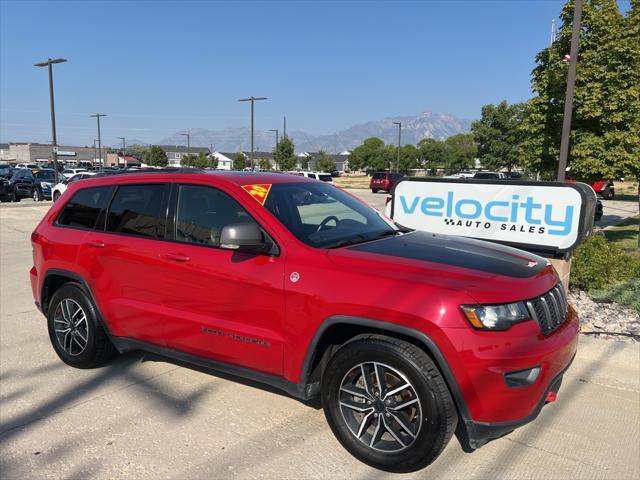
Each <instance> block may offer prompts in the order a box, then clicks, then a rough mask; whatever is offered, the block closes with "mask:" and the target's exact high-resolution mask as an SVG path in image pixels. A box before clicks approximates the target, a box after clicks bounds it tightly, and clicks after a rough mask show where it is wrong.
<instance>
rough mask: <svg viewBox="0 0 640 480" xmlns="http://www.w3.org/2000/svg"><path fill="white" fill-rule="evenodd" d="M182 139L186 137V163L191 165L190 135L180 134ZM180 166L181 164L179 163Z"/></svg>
mask: <svg viewBox="0 0 640 480" xmlns="http://www.w3.org/2000/svg"><path fill="white" fill-rule="evenodd" d="M180 135H182V136H183V137H187V161H188V162H189V165H187V166H190V164H191V134H190V133H181V134H180ZM180 163H181V164H182V162H180Z"/></svg>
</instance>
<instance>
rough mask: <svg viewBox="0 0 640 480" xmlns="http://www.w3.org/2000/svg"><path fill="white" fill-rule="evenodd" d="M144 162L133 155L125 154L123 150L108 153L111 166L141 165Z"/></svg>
mask: <svg viewBox="0 0 640 480" xmlns="http://www.w3.org/2000/svg"><path fill="white" fill-rule="evenodd" d="M141 164H142V162H141V161H140V160H138V159H137V158H136V157H134V156H133V155H125V154H123V153H122V152H118V153H107V165H108V166H110V167H122V168H124V167H139V166H140V165H141Z"/></svg>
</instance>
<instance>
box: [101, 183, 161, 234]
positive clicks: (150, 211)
mask: <svg viewBox="0 0 640 480" xmlns="http://www.w3.org/2000/svg"><path fill="white" fill-rule="evenodd" d="M164 190H165V186H164V185H123V186H120V187H118V190H117V191H116V194H115V196H114V197H113V201H112V202H111V207H110V208H109V214H108V216H107V231H108V232H115V233H125V234H128V235H137V236H140V237H149V238H159V237H161V236H162V235H163V233H164V216H163V215H161V211H162V197H163V193H164ZM161 217H162V218H161Z"/></svg>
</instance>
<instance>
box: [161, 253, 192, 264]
mask: <svg viewBox="0 0 640 480" xmlns="http://www.w3.org/2000/svg"><path fill="white" fill-rule="evenodd" d="M165 257H166V258H167V260H172V261H174V262H188V261H189V260H191V259H190V258H189V257H188V256H187V255H185V254H184V253H167V254H166V255H165Z"/></svg>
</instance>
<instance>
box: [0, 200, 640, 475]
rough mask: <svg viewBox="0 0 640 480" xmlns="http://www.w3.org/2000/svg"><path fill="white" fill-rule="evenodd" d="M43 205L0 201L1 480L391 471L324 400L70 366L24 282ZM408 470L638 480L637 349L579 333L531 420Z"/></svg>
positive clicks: (196, 376) (153, 366) (129, 368)
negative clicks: (346, 442)
mask: <svg viewBox="0 0 640 480" xmlns="http://www.w3.org/2000/svg"><path fill="white" fill-rule="evenodd" d="M357 193H359V192H357ZM370 195H372V194H371V193H370V192H369V193H368V195H367V194H366V193H363V194H362V196H363V198H365V200H367V201H371V202H372V203H376V206H378V205H377V202H378V198H379V199H380V200H379V201H380V202H382V204H383V203H384V198H385V195H381V194H378V195H376V196H375V198H373V200H371V199H370V198H368V197H369V196H370ZM47 208H48V205H46V204H39V205H35V204H33V203H31V204H28V203H27V201H26V200H25V201H24V203H21V204H20V206H19V207H17V208H16V207H15V206H14V205H11V206H5V205H4V204H3V206H2V207H1V208H0V478H2V479H25V478H45V477H46V478H70V479H71V478H81V479H86V478H135V479H138V478H149V479H152V478H153V479H156V478H179V479H191V478H213V479H218V478H230V477H234V478H236V477H237V478H278V479H280V478H295V479H301V478H304V479H306V478H347V477H348V478H350V479H352V480H355V479H372V478H376V479H378V478H379V479H386V478H391V477H395V475H392V474H387V473H384V472H379V471H376V470H373V469H371V468H369V467H367V466H366V465H364V464H361V463H359V462H358V461H356V460H355V459H353V458H352V457H351V456H350V455H349V454H348V453H346V451H345V450H343V449H342V447H341V446H340V445H339V444H338V442H337V441H336V440H335V439H334V437H333V435H332V434H331V432H330V430H329V428H328V427H327V425H326V423H325V420H324V416H323V414H322V411H321V410H316V409H314V408H312V407H310V406H307V405H305V404H303V403H300V402H299V401H297V400H294V399H291V398H288V397H287V396H285V395H282V394H279V393H277V392H275V391H270V390H267V389H264V388H261V387H258V386H255V385H251V384H248V383H246V382H238V381H236V380H234V379H230V378H228V377H223V376H217V375H213V374H211V373H207V372H203V371H199V370H194V369H190V368H186V367H184V366H182V365H179V364H176V363H173V362H170V361H167V360H165V359H163V358H160V357H157V356H154V355H150V354H142V353H130V354H127V355H124V356H120V357H118V358H117V359H116V360H115V361H114V362H113V363H112V364H111V365H109V366H107V367H103V368H100V369H95V370H76V369H72V368H70V367H67V366H66V365H64V364H63V363H62V362H61V361H60V360H58V358H57V356H56V355H55V353H54V352H53V350H52V348H51V347H50V344H49V339H48V336H47V332H46V326H45V321H44V318H43V317H42V315H41V314H40V313H39V312H38V311H37V310H36V308H35V307H34V305H33V299H32V296H31V290H30V286H29V282H28V270H29V268H30V266H31V247H30V244H29V235H30V233H31V231H32V230H33V228H34V227H35V225H36V224H37V222H38V221H39V220H40V218H41V217H42V216H43V215H44V213H45V212H46V210H47ZM605 208H606V207H605ZM636 208H637V204H636ZM636 211H637V210H636ZM605 215H606V213H605ZM403 478H479V479H499V478H509V479H516V478H518V479H519V478H522V479H534V478H536V479H537V478H544V479H555V478H558V479H560V478H562V479H575V478H580V479H582V478H594V479H595V478H610V479H622V478H624V479H627V478H628V479H637V478H640V345H639V344H630V343H621V342H613V341H606V340H598V339H594V338H582V339H581V342H580V349H579V352H578V355H577V357H576V360H575V362H574V364H573V365H572V367H571V369H570V370H569V371H568V373H567V375H566V376H565V380H564V383H563V386H562V389H561V390H560V394H559V396H558V401H557V402H556V403H553V404H550V405H548V406H547V407H545V409H544V410H543V412H542V414H541V416H540V417H539V418H538V419H537V421H536V422H534V423H532V424H530V425H528V426H526V427H524V428H521V429H519V430H517V431H516V432H513V433H512V434H510V435H508V436H506V437H503V438H501V439H499V440H496V441H494V442H492V443H490V444H488V445H486V446H484V447H483V448H481V449H480V450H478V451H476V452H474V453H472V454H467V453H464V452H463V451H462V450H461V448H460V446H459V444H458V442H457V441H456V440H455V439H454V440H453V441H452V442H451V443H450V444H449V446H448V447H447V449H446V450H445V452H444V453H443V455H442V456H441V457H440V458H439V459H438V460H437V461H436V462H435V463H434V464H433V465H432V466H430V467H429V468H428V469H427V470H424V471H421V472H417V473H415V474H410V475H404V476H403Z"/></svg>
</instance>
